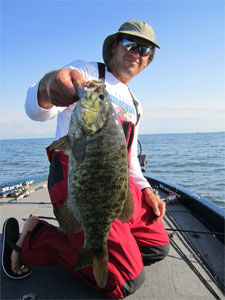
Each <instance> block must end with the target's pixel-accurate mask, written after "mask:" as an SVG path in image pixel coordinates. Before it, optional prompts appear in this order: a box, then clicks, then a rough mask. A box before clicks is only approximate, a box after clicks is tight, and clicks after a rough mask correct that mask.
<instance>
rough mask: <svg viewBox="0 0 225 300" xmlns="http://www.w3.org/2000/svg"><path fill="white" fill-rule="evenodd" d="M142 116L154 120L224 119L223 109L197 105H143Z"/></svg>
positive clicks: (224, 111) (224, 112) (224, 109)
mask: <svg viewBox="0 0 225 300" xmlns="http://www.w3.org/2000/svg"><path fill="white" fill-rule="evenodd" d="M144 115H145V116H146V115H148V117H151V118H155V119H173V118H178V119H182V118H188V119H193V118H194V119H214V118H217V119H218V118H219V119H224V118H225V107H220V106H213V105H208V106H199V105H196V106H195V105H164V104H159V105H157V104H147V105H146V104H145V105H144Z"/></svg>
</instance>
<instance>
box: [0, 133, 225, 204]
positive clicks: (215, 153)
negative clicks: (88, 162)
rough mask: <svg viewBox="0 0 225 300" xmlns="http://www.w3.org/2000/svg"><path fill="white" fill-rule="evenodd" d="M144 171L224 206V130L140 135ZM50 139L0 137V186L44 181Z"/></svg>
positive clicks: (47, 165)
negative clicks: (143, 155) (6, 138)
mask: <svg viewBox="0 0 225 300" xmlns="http://www.w3.org/2000/svg"><path fill="white" fill-rule="evenodd" d="M139 140H140V142H141V144H142V153H143V154H146V155H147V168H146V172H147V173H148V174H151V175H152V176H154V177H157V178H160V179H165V180H167V181H169V182H172V183H175V184H178V185H180V186H183V187H184V188H187V189H190V190H191V191H192V192H194V193H195V194H197V195H199V196H202V197H205V198H207V199H208V200H210V201H212V202H214V203H216V204H217V205H219V206H221V207H223V208H225V201H224V200H225V132H216V133H186V134H147V135H140V136H139ZM52 141H53V139H50V138H49V139H46V138H43V139H15V140H1V141H0V145H1V154H0V166H1V172H0V185H1V186H5V185H9V184H10V183H16V182H21V181H22V180H24V179H30V178H32V179H33V178H35V179H38V180H39V181H42V180H46V178H47V174H48V169H49V163H48V159H47V157H46V153H45V148H46V147H47V146H48V145H49V144H50V143H51V142H52Z"/></svg>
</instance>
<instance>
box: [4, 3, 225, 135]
mask: <svg viewBox="0 0 225 300" xmlns="http://www.w3.org/2000/svg"><path fill="white" fill-rule="evenodd" d="M130 19H139V20H142V21H145V22H147V23H149V24H150V25H151V26H152V27H153V29H154V31H155V35H156V42H157V43H158V44H159V45H160V47H161V49H160V50H157V52H156V56H155V58H154V61H153V62H152V63H151V64H150V65H149V66H148V67H147V68H146V69H145V70H144V71H143V72H142V73H140V74H138V75H137V76H136V77H135V78H133V79H132V81H131V82H130V83H129V87H130V88H131V89H132V91H133V93H134V94H135V95H136V97H137V98H138V99H139V100H140V101H141V104H142V108H143V111H144V115H143V118H142V121H141V124H140V128H139V133H140V134H159V133H187V132H215V131H224V130H225V86H224V85H225V34H224V31H225V26H224V25H225V2H224V1H217V0H211V1H204V0H196V1H188V0H187V1H183V0H180V1H166V0H163V1H160V0H159V1H151V0H145V1H142V0H136V1H132V0H131V1H126V0H122V1H117V0H113V1H107V0H104V1H103V0H102V1H95V0H94V1H86V0H82V1H75V0H74V1H72V0H71V1H57V0H49V1H43V0H39V1H33V0H29V1H20V0H17V1H16V0H15V1H10V0H1V94H0V101H1V102H0V139H14V138H44V137H54V135H55V127H56V120H51V121H47V122H36V121H32V120H30V119H29V118H28V117H27V116H26V114H25V111H24V102H25V98H26V93H27V90H28V88H29V87H30V86H31V85H32V84H33V83H35V82H38V81H39V80H40V79H41V78H42V77H43V76H44V74H46V73H47V72H49V71H52V70H56V69H60V68H62V67H63V66H64V65H66V64H67V63H69V62H71V61H73V60H75V59H82V60H86V61H103V60H102V44H103V41H104V39H105V38H106V36H108V35H110V34H112V33H115V32H116V31H117V30H118V28H119V27H120V25H121V24H122V23H124V22H125V21H127V20H130Z"/></svg>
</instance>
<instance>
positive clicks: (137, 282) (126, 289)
mask: <svg viewBox="0 0 225 300" xmlns="http://www.w3.org/2000/svg"><path fill="white" fill-rule="evenodd" d="M144 281H145V271H144V268H143V270H142V272H141V273H140V274H139V275H138V276H137V277H136V278H134V279H133V280H129V281H127V282H125V283H124V285H123V286H122V288H121V290H122V292H123V295H124V297H126V296H129V295H131V294H133V293H134V292H135V291H137V290H138V289H139V288H140V286H141V285H142V283H143V282H144Z"/></svg>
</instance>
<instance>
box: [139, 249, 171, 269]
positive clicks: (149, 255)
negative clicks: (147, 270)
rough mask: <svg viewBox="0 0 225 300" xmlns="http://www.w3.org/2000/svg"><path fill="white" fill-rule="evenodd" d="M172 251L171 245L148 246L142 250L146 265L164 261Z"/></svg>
mask: <svg viewBox="0 0 225 300" xmlns="http://www.w3.org/2000/svg"><path fill="white" fill-rule="evenodd" d="M169 249H170V244H166V245H160V246H148V247H143V248H142V249H141V252H142V258H143V263H144V265H150V264H153V263H155V262H157V261H160V260H162V259H164V258H165V257H166V256H167V255H168V253H169Z"/></svg>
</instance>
